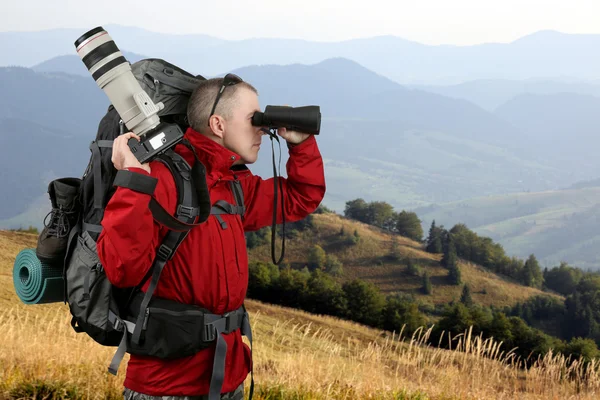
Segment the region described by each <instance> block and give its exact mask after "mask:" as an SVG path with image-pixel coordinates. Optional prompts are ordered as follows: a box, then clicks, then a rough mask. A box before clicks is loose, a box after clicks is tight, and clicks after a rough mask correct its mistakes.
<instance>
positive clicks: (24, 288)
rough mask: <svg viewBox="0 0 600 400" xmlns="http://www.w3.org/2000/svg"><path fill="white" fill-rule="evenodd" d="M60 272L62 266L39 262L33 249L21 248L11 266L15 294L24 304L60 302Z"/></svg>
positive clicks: (62, 282)
mask: <svg viewBox="0 0 600 400" xmlns="http://www.w3.org/2000/svg"><path fill="white" fill-rule="evenodd" d="M62 274H63V271H62V268H60V267H57V266H51V265H48V264H44V263H43V262H41V261H40V260H39V259H38V258H37V255H36V254H35V249H24V250H21V251H20V252H19V254H17V258H16V259H15V264H14V267H13V283H14V285H15V291H16V292H17V296H19V298H20V299H21V301H22V302H23V303H25V304H44V303H57V302H62V301H63V300H64V284H65V281H64V279H63V275H62Z"/></svg>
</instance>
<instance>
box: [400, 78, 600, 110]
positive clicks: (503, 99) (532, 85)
mask: <svg viewBox="0 0 600 400" xmlns="http://www.w3.org/2000/svg"><path fill="white" fill-rule="evenodd" d="M411 87H414V88H416V89H420V90H425V91H428V92H432V93H437V94H441V95H444V96H448V97H453V98H457V99H463V100H468V101H470V102H471V103H473V104H477V105H478V106H479V107H481V108H483V109H485V110H488V111H494V110H496V108H498V107H500V106H501V105H503V104H504V103H507V102H508V101H510V100H511V99H513V98H514V97H517V96H520V95H524V94H538V95H546V94H557V93H578V94H588V95H593V96H600V85H599V84H598V82H594V81H586V82H580V81H578V80H576V79H573V80H572V81H562V80H561V79H560V78H558V77H557V78H553V79H552V80H549V79H526V80H508V79H482V80H473V81H469V82H464V83H460V84H457V85H411Z"/></svg>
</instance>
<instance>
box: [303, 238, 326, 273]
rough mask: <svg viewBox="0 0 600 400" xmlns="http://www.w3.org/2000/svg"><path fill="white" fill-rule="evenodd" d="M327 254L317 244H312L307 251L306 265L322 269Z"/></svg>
mask: <svg viewBox="0 0 600 400" xmlns="http://www.w3.org/2000/svg"><path fill="white" fill-rule="evenodd" d="M326 260H327V255H326V254H325V250H323V248H322V247H321V246H319V245H318V244H316V245H314V246H313V247H312V248H311V249H310V251H309V253H308V266H309V267H310V268H312V269H316V268H318V269H324V268H325V261H326Z"/></svg>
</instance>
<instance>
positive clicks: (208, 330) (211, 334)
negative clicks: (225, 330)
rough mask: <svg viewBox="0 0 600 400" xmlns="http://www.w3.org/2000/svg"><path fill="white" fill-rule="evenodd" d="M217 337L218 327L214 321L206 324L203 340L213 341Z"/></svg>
mask: <svg viewBox="0 0 600 400" xmlns="http://www.w3.org/2000/svg"><path fill="white" fill-rule="evenodd" d="M215 339H217V328H215V326H214V325H213V323H212V322H211V323H208V324H205V325H204V329H202V341H203V342H212V341H214V340H215Z"/></svg>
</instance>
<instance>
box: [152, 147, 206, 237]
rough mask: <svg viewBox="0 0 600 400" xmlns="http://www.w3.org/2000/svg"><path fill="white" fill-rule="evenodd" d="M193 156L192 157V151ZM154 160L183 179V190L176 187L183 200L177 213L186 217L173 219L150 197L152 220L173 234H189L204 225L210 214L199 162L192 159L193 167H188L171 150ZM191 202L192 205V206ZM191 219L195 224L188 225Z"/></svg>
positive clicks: (181, 158)
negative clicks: (186, 232)
mask: <svg viewBox="0 0 600 400" xmlns="http://www.w3.org/2000/svg"><path fill="white" fill-rule="evenodd" d="M194 156H196V153H195V152H194ZM157 161H161V162H163V163H164V164H165V165H166V166H167V167H168V168H169V170H171V173H172V174H173V175H175V174H179V175H180V176H181V177H182V178H183V179H182V180H181V184H182V185H183V188H182V189H179V188H178V190H182V191H183V197H182V199H181V205H180V206H179V207H178V209H177V213H178V214H179V213H181V215H183V216H185V217H190V218H188V221H182V220H180V219H178V218H176V217H173V216H172V215H171V214H170V213H169V212H168V211H167V210H165V209H164V208H163V207H162V206H161V205H160V204H159V203H158V202H157V201H156V200H155V199H154V198H151V199H150V203H149V204H148V207H149V208H150V212H151V213H152V216H153V217H154V219H155V220H156V221H158V222H159V223H161V224H162V225H164V226H166V227H167V228H169V229H170V230H172V231H177V232H185V231H189V230H190V229H192V228H194V227H196V226H198V225H201V224H202V223H204V222H205V221H206V220H207V219H208V216H209V215H210V195H209V193H208V186H207V185H206V176H205V170H204V166H203V165H202V163H200V161H199V160H198V159H196V161H195V163H194V167H192V168H190V166H189V164H188V163H187V162H186V161H185V159H184V158H183V157H181V156H180V155H179V154H177V153H175V152H174V151H172V150H170V151H167V152H165V153H164V157H160V158H157ZM190 170H191V173H190ZM175 182H176V183H177V182H178V180H177V179H176V180H175ZM192 182H193V185H192ZM194 190H195V191H194ZM192 199H193V200H194V203H195V204H196V206H192ZM207 205H208V208H207ZM196 216H197V217H198V218H197V219H196V218H195V217H196ZM194 220H197V221H198V222H197V223H190V222H192V221H194Z"/></svg>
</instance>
